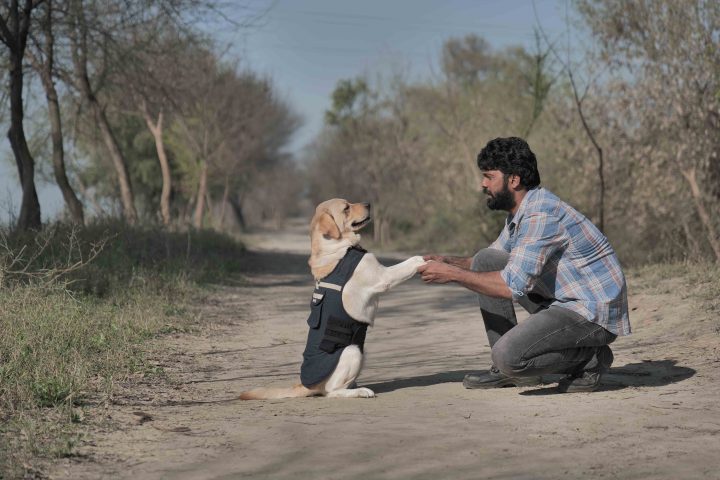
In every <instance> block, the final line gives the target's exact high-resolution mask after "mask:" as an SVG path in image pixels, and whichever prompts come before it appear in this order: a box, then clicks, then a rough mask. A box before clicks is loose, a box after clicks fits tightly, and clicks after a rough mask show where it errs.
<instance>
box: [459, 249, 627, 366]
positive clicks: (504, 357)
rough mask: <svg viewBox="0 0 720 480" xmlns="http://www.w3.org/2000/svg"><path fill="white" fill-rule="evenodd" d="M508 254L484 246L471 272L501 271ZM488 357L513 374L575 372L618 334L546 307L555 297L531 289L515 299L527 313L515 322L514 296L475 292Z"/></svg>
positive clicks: (590, 362)
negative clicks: (524, 318)
mask: <svg viewBox="0 0 720 480" xmlns="http://www.w3.org/2000/svg"><path fill="white" fill-rule="evenodd" d="M509 258H510V254H508V253H507V252H504V251H502V250H495V249H490V248H485V249H483V250H480V251H479V252H478V253H477V254H475V256H474V257H473V261H472V270H474V271H476V272H494V271H499V270H502V269H503V268H504V267H505V265H506V264H507V262H508V259H509ZM478 299H479V302H480V313H481V315H482V318H483V322H484V323H485V331H486V332H487V337H488V341H489V342H490V348H491V349H492V361H493V364H494V365H495V367H496V368H497V369H498V370H500V372H502V373H503V374H505V375H508V376H511V377H527V376H537V375H543V374H547V373H573V372H575V371H577V370H578V369H581V368H593V367H595V366H596V364H597V357H596V355H595V354H596V353H597V351H598V349H599V348H600V347H602V346H605V345H609V344H610V343H612V342H613V341H615V338H617V336H616V335H615V334H613V333H612V332H609V331H608V330H606V329H605V328H603V327H601V326H600V325H597V324H595V323H592V322H590V321H588V320H587V319H585V318H584V317H582V316H581V315H579V314H577V313H575V312H573V311H572V310H568V309H566V308H562V307H558V306H555V305H552V306H551V305H550V304H551V303H552V302H553V299H546V298H542V297H540V296H538V295H534V294H533V293H532V292H530V293H529V294H528V295H524V296H522V297H521V298H520V299H519V300H518V303H520V305H521V306H522V307H523V308H525V310H527V311H528V312H529V313H530V317H529V318H528V319H527V320H526V321H524V322H522V323H521V324H518V322H517V318H516V317H515V308H514V307H513V302H512V300H509V299H505V298H496V297H489V296H487V295H481V294H479V295H478Z"/></svg>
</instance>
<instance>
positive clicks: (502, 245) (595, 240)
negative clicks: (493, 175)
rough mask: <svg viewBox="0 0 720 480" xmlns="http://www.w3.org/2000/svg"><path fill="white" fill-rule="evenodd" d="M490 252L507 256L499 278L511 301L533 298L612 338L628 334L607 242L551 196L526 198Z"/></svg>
mask: <svg viewBox="0 0 720 480" xmlns="http://www.w3.org/2000/svg"><path fill="white" fill-rule="evenodd" d="M490 248H494V249H497V250H504V251H506V252H509V253H510V260H509V261H508V263H507V265H506V266H505V268H504V269H503V270H502V272H500V274H501V276H502V278H503V280H505V283H507V285H508V287H509V288H510V290H512V295H513V298H514V299H516V300H517V298H518V297H521V296H523V295H526V294H527V293H528V292H533V293H537V294H539V295H542V296H543V297H546V298H554V299H555V300H554V301H553V302H552V305H556V306H558V307H563V308H567V309H569V310H572V311H574V312H577V313H579V314H580V315H582V316H583V317H585V318H586V319H588V320H589V321H591V322H593V323H597V324H598V325H600V326H602V327H604V328H606V329H607V330H609V331H611V332H612V333H614V334H616V335H629V334H630V319H629V316H628V301H627V285H626V284H625V276H624V275H623V272H622V269H621V268H620V262H618V259H617V256H616V255H615V251H614V250H613V248H612V247H611V246H610V243H609V242H608V240H607V238H605V235H603V234H602V233H601V232H600V230H598V229H597V228H596V227H595V225H593V224H592V222H590V220H588V219H587V218H585V217H584V216H583V215H582V214H581V213H580V212H578V211H577V210H575V209H574V208H572V207H571V206H570V205H568V204H567V203H565V202H563V201H562V200H560V199H559V198H558V197H556V196H555V195H554V194H553V193H551V192H550V191H548V190H546V189H544V188H541V187H538V188H533V189H531V190H529V191H528V192H527V194H526V195H525V198H523V200H522V203H521V204H520V207H519V208H518V211H517V212H516V213H515V215H514V216H513V215H512V214H511V215H509V216H508V218H507V220H506V221H505V228H503V231H502V233H500V236H499V237H498V239H497V240H495V241H494V242H493V243H492V245H490Z"/></svg>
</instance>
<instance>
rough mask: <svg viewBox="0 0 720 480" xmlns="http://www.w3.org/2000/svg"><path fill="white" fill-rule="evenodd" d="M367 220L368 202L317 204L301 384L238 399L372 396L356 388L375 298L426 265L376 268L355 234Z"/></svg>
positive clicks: (415, 260) (414, 260)
mask: <svg viewBox="0 0 720 480" xmlns="http://www.w3.org/2000/svg"><path fill="white" fill-rule="evenodd" d="M370 221H371V216H370V204H368V203H349V202H347V201H346V200H343V199H338V198H335V199H332V200H327V201H325V202H322V203H321V204H320V205H318V207H317V209H316V210H315V215H314V216H313V218H312V221H311V223H310V246H311V254H310V259H309V261H308V264H309V265H310V270H311V271H312V274H313V277H314V278H315V291H314V292H313V298H312V302H311V306H310V308H311V312H310V316H309V318H308V326H309V327H310V328H309V332H308V340H307V345H306V347H305V352H304V353H303V364H302V367H301V369H300V378H301V383H300V384H297V385H295V386H293V387H290V388H257V389H254V390H249V391H246V392H242V393H241V394H240V399H242V400H260V399H275V398H293V397H311V396H327V397H331V398H372V397H374V396H375V393H374V392H373V391H372V390H370V389H369V388H357V386H356V384H355V380H356V379H357V378H358V375H359V374H360V370H361V369H362V366H363V346H364V341H365V330H366V329H367V327H368V326H372V325H373V322H374V319H375V312H376V311H377V308H378V297H379V295H380V294H383V293H385V292H387V291H388V290H390V289H391V288H393V287H395V286H396V285H399V284H400V283H402V282H404V281H406V280H408V279H410V278H412V277H413V275H415V273H416V271H417V268H418V267H419V266H421V265H424V264H425V261H424V260H423V258H422V257H420V256H415V257H411V258H409V259H407V260H405V261H404V262H402V263H399V264H397V265H394V266H392V267H384V266H383V265H381V264H380V262H379V261H378V260H377V258H375V256H374V255H373V254H372V253H368V252H366V251H365V250H363V249H362V248H361V247H360V246H359V243H360V235H359V234H358V233H357V232H358V231H360V230H361V229H362V228H363V227H365V226H366V225H367V224H368V223H370Z"/></svg>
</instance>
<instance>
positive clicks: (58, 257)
mask: <svg viewBox="0 0 720 480" xmlns="http://www.w3.org/2000/svg"><path fill="white" fill-rule="evenodd" d="M0 239H1V240H2V242H0V245H1V246H0V281H1V283H2V285H0V329H2V332H3V335H2V336H0V418H3V419H4V427H3V429H1V430H0V457H2V456H3V455H5V456H7V457H8V458H7V459H6V462H10V463H13V462H15V463H16V462H18V461H21V460H22V458H23V455H39V456H41V457H43V456H63V455H68V454H71V453H72V444H73V442H74V440H73V438H75V437H76V436H77V434H78V433H79V431H77V429H75V428H73V424H74V423H76V422H77V415H78V413H77V412H79V411H82V406H83V405H84V404H85V403H86V402H89V401H92V402H103V401H108V400H110V399H111V398H112V395H113V393H114V391H115V389H116V386H117V384H118V382H123V381H126V380H127V379H128V378H129V377H130V376H132V375H135V374H143V375H144V374H153V372H155V370H154V367H151V366H149V365H147V363H146V360H145V356H144V353H143V352H144V348H143V346H142V342H143V341H145V340H147V339H149V338H152V337H153V336H155V335H158V334H161V333H162V332H166V331H177V330H185V329H187V328H188V327H189V326H191V325H192V323H193V321H194V320H193V317H192V315H191V310H190V309H189V308H188V307H189V305H190V304H191V303H192V302H193V301H194V300H196V299H197V298H198V296H199V294H200V290H199V288H202V287H203V286H208V285H211V284H217V283H219V282H223V281H224V280H225V279H227V278H228V277H229V276H231V275H235V274H236V273H238V272H239V271H241V269H242V253H243V247H242V245H240V244H238V243H237V242H235V241H234V240H232V239H231V238H228V237H226V236H223V235H221V234H219V233H214V232H211V231H202V232H195V231H190V232H187V233H171V232H166V231H161V230H158V229H153V228H147V227H134V228H129V227H128V226H127V225H124V224H123V223H122V222H119V221H104V222H97V223H93V224H92V225H90V226H88V227H87V228H83V229H77V228H72V227H69V226H67V225H62V224H58V225H54V226H52V227H50V228H46V229H45V230H44V231H43V232H41V233H40V234H39V235H36V236H32V235H30V234H27V233H25V234H20V233H14V234H10V233H8V232H1V235H0ZM48 432H51V434H50V436H49V437H46V435H47V434H48ZM8 448H9V449H10V450H8ZM5 468H10V467H9V466H8V465H2V463H1V462H0V472H3V471H4V469H5ZM0 476H2V473H0Z"/></svg>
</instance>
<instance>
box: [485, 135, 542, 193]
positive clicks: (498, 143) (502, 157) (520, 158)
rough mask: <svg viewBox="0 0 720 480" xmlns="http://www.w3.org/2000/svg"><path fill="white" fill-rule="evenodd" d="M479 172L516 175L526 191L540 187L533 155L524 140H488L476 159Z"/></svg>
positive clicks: (538, 174) (509, 138) (510, 138)
mask: <svg viewBox="0 0 720 480" xmlns="http://www.w3.org/2000/svg"><path fill="white" fill-rule="evenodd" d="M477 164H478V167H479V168H480V170H500V171H501V172H502V173H504V174H505V175H517V176H519V177H520V184H521V185H522V186H523V187H525V188H526V189H528V190H529V189H531V188H535V187H537V186H538V185H540V173H539V172H538V169H537V160H536V159H535V154H534V153H533V152H532V150H530V146H529V145H528V144H527V142H526V141H525V140H523V139H522V138H518V137H508V138H495V139H493V140H490V141H489V142H488V144H487V145H485V148H483V149H482V150H480V153H479V154H478V157H477Z"/></svg>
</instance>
